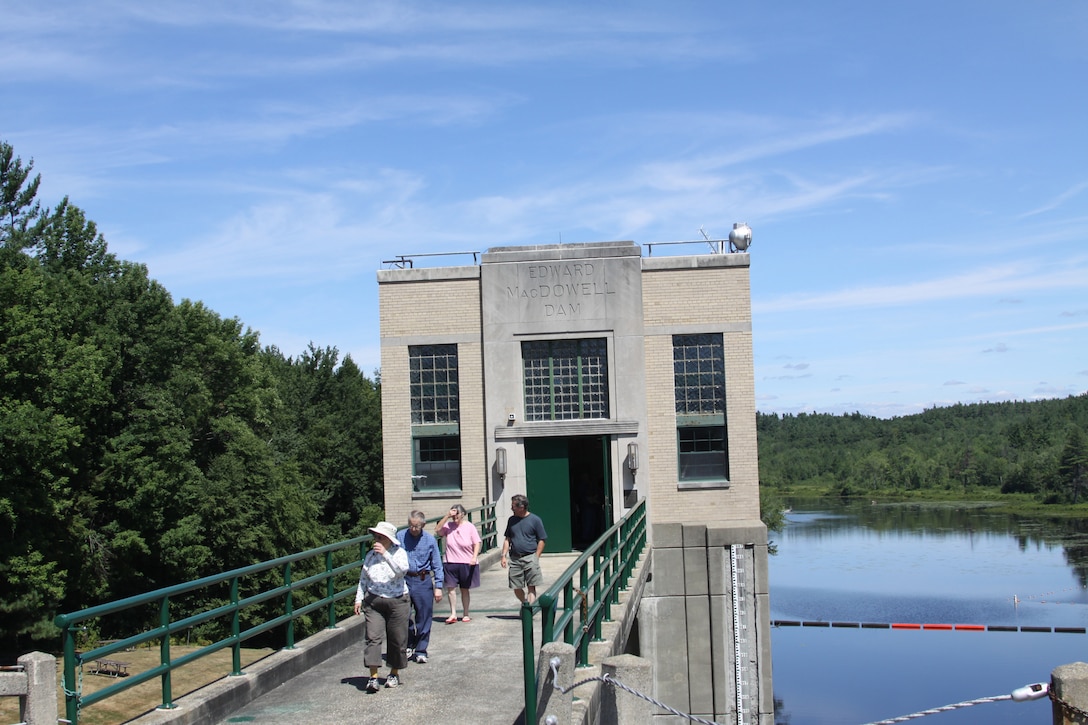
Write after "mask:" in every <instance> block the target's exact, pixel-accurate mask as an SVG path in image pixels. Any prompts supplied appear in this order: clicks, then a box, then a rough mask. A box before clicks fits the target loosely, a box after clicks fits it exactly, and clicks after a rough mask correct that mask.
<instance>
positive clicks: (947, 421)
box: [756, 393, 1088, 503]
mask: <svg viewBox="0 0 1088 725" xmlns="http://www.w3.org/2000/svg"><path fill="white" fill-rule="evenodd" d="M756 418H757V420H756V424H757V430H758V433H759V473H760V481H761V483H762V484H763V485H764V486H766V487H770V488H772V489H776V490H778V491H779V492H780V493H786V492H789V491H790V490H791V489H793V488H795V487H798V486H804V487H805V488H806V489H809V490H811V488H813V487H819V488H822V489H824V490H825V492H827V493H836V494H842V495H851V494H860V495H864V494H865V493H866V492H871V491H885V492H887V491H903V492H907V491H918V490H924V489H932V490H937V491H958V492H963V493H965V494H969V493H971V492H972V491H975V492H978V493H983V492H986V493H994V492H1002V493H1030V494H1034V495H1035V496H1036V497H1037V498H1038V500H1040V501H1043V502H1046V503H1064V502H1074V503H1075V502H1077V501H1082V500H1084V499H1085V497H1086V493H1088V393H1086V394H1082V395H1077V396H1072V397H1069V398H1064V399H1059V400H1042V401H1036V402H1010V403H978V404H973V405H962V404H960V405H954V406H951V407H947V408H933V409H931V410H927V411H925V412H923V413H920V414H918V415H911V416H906V417H902V418H892V419H890V420H884V419H880V418H873V417H869V416H864V415H861V414H859V413H853V414H848V415H841V416H835V415H822V414H812V415H808V414H804V413H802V414H800V415H785V416H781V417H780V416H778V415H775V414H763V413H757V414H756Z"/></svg>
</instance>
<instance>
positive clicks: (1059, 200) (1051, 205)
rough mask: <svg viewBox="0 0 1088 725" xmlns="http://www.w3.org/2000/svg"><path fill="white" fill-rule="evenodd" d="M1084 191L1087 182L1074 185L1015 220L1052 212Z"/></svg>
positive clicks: (1086, 187)
mask: <svg viewBox="0 0 1088 725" xmlns="http://www.w3.org/2000/svg"><path fill="white" fill-rule="evenodd" d="M1085 189H1088V181H1082V182H1081V183H1079V184H1074V185H1073V186H1072V187H1070V188H1068V189H1066V190H1065V191H1063V192H1062V193H1061V194H1058V196H1056V197H1054V198H1053V199H1052V200H1050V201H1048V202H1047V203H1045V204H1043V205H1042V206H1040V207H1038V208H1036V209H1032V210H1031V211H1027V212H1024V213H1023V214H1021V215H1019V216H1018V217H1016V218H1017V219H1027V218H1028V217H1032V216H1036V215H1038V214H1044V213H1046V212H1048V211H1053V210H1054V209H1057V208H1058V207H1060V206H1062V205H1063V204H1065V202H1067V201H1069V200H1070V199H1073V198H1074V197H1076V196H1078V195H1079V194H1080V193H1081V192H1082V191H1084V190H1085Z"/></svg>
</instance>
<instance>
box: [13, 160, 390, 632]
mask: <svg viewBox="0 0 1088 725" xmlns="http://www.w3.org/2000/svg"><path fill="white" fill-rule="evenodd" d="M31 167H32V164H28V165H26V166H25V167H24V166H23V165H22V162H21V161H20V160H19V159H18V158H17V157H15V156H14V153H13V152H12V150H11V147H10V146H9V145H7V144H3V143H0V194H2V196H0V202H2V207H0V214H2V216H0V586H3V591H4V595H3V597H2V601H0V651H23V650H25V649H26V648H27V647H29V646H31V645H32V644H33V643H35V642H38V641H42V642H43V646H45V647H47V648H49V647H52V646H53V645H54V644H55V641H56V640H55V637H56V634H57V633H56V629H55V628H54V627H53V625H52V620H53V618H54V616H55V615H56V614H57V613H58V612H61V611H71V610H74V609H79V608H82V607H85V606H90V605H93V604H97V603H100V602H103V601H109V600H112V599H117V598H121V597H124V596H128V595H131V594H135V593H139V592H144V591H147V590H149V589H153V588H156V587H160V586H168V585H172V584H177V583H181V582H184V581H188V580H191V579H195V578H199V577H203V576H206V575H209V574H213V573H216V572H220V571H223V570H225V569H230V568H234V567H240V566H246V565H249V564H254V563H257V562H259V561H263V560H267V559H271V558H275V557H278V556H281V555H284V554H288V553H294V552H297V551H300V550H304V549H307V548H312V547H314V546H318V545H320V544H322V543H326V542H329V541H334V540H338V539H341V538H343V537H344V536H343V535H344V533H345V532H349V531H355V530H358V529H359V527H360V526H361V527H362V529H363V530H365V526H366V525H370V524H373V523H374V522H375V521H377V520H380V518H381V507H380V504H381V501H382V478H381V475H382V471H381V436H380V428H381V421H380V394H379V390H378V387H377V385H376V384H375V383H373V382H371V381H370V380H368V379H367V378H366V377H365V376H363V375H362V374H361V373H360V372H359V369H358V367H357V366H355V364H354V363H353V362H352V361H351V359H350V358H347V359H345V360H344V361H343V362H342V363H340V364H338V361H337V354H336V351H335V350H331V349H329V350H318V349H316V348H313V347H312V346H311V349H310V350H309V351H308V353H307V354H305V355H303V356H302V357H301V358H300V359H299V360H298V361H292V360H289V359H284V358H283V356H282V355H280V354H279V352H278V351H276V350H274V349H268V350H262V349H261V347H260V343H259V339H258V336H257V334H256V333H255V332H252V331H251V330H248V329H245V328H244V327H243V325H242V323H241V322H240V321H238V320H237V319H223V318H221V317H220V316H219V315H217V314H216V313H214V312H213V311H211V310H209V309H207V308H206V307H204V306H203V305H202V304H201V303H199V302H191V301H189V300H183V301H182V302H181V303H180V304H176V305H175V304H174V302H173V301H172V299H171V297H170V295H169V294H168V293H167V291H166V290H165V289H163V287H162V286H161V285H159V284H158V283H157V282H155V281H154V280H151V279H149V278H148V276H147V270H146V268H144V267H143V266H142V265H137V264H132V263H129V262H123V261H120V260H118V259H117V258H116V257H114V256H113V255H112V254H110V253H109V252H108V250H107V246H106V242H105V239H104V238H103V237H102V235H101V234H99V233H98V231H97V228H96V226H95V224H94V223H93V222H91V221H89V220H88V219H86V217H85V215H84V213H83V212H82V211H81V210H80V209H79V208H78V207H76V206H74V205H72V204H71V203H70V202H69V201H68V199H64V200H63V201H62V202H61V203H60V204H58V205H57V206H56V208H54V209H52V210H49V211H43V210H42V209H41V208H40V205H39V204H38V202H37V201H36V200H35V195H36V191H37V187H38V178H37V177H34V178H33V179H31V178H30V171H31ZM203 604H205V602H197V601H192V602H178V603H176V605H175V610H174V614H175V616H184V614H185V613H186V611H187V609H192V608H196V607H199V606H202V605H203ZM153 614H154V613H147V616H153ZM253 615H254V616H259V615H260V612H254V613H253ZM137 624H144V622H142V621H141V622H135V621H134V622H128V623H126V622H116V623H112V622H111V623H110V625H109V626H110V627H115V628H124V627H126V626H129V625H131V626H135V625H137ZM303 625H304V623H303ZM96 634H101V636H106V637H114V636H123V635H124V634H125V632H124V631H117V632H114V631H103V632H97V633H96Z"/></svg>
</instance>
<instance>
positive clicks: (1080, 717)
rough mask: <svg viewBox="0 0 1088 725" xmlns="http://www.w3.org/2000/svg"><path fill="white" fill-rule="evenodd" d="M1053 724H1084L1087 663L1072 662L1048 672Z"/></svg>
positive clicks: (1086, 720)
mask: <svg viewBox="0 0 1088 725" xmlns="http://www.w3.org/2000/svg"><path fill="white" fill-rule="evenodd" d="M1050 694H1051V699H1052V700H1053V704H1052V706H1051V711H1052V712H1053V717H1054V725H1085V723H1088V718H1086V717H1084V714H1083V713H1086V712H1088V664H1085V663H1084V662H1074V663H1073V664H1070V665H1062V666H1061V667H1055V668H1054V671H1053V672H1051V673H1050ZM1067 706H1068V707H1067Z"/></svg>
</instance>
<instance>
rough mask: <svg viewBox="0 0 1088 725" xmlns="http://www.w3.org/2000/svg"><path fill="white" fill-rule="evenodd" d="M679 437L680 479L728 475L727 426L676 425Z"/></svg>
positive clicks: (704, 478)
mask: <svg viewBox="0 0 1088 725" xmlns="http://www.w3.org/2000/svg"><path fill="white" fill-rule="evenodd" d="M676 439H677V446H678V451H679V456H678V458H679V461H680V464H679V465H680V480H681V481H706V480H716V479H721V478H726V476H725V466H726V458H725V427H724V426H720V425H715V426H689V427H684V428H677V429H676Z"/></svg>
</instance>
